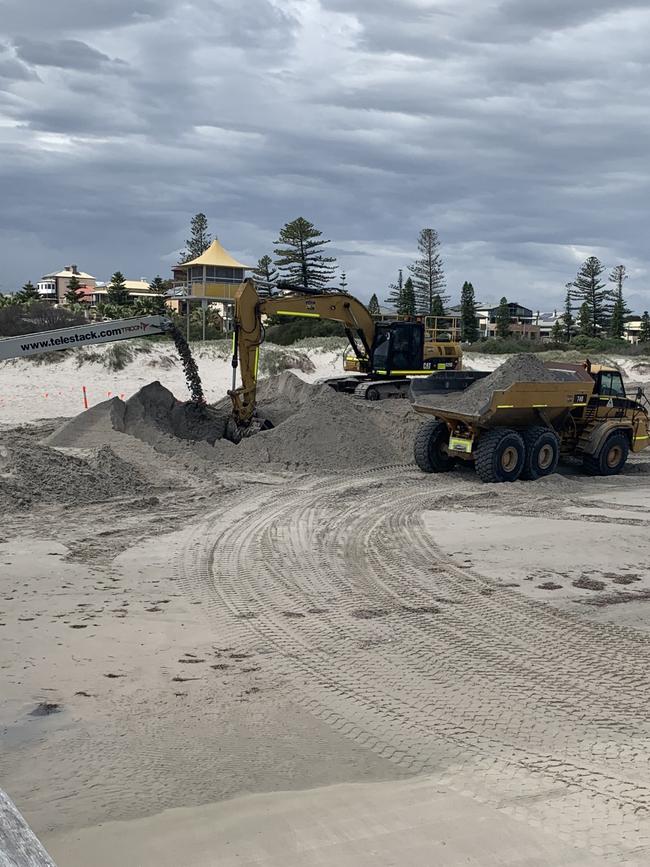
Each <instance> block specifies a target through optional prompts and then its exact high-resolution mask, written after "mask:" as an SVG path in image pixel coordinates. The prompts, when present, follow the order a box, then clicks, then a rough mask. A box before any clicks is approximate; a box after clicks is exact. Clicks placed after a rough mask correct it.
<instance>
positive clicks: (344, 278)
mask: <svg viewBox="0 0 650 867" xmlns="http://www.w3.org/2000/svg"><path fill="white" fill-rule="evenodd" d="M339 289H340V290H341V292H344V293H345V294H346V295H347V292H348V275H347V274H346V273H345V271H341V279H340V280H339Z"/></svg>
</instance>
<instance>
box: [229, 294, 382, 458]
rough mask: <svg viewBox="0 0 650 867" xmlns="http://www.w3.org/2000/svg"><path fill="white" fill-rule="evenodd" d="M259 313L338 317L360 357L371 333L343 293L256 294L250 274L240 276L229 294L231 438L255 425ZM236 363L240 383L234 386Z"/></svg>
mask: <svg viewBox="0 0 650 867" xmlns="http://www.w3.org/2000/svg"><path fill="white" fill-rule="evenodd" d="M264 316H304V317H307V318H310V319H329V320H331V321H333V322H340V323H342V325H343V326H344V328H345V331H346V334H347V336H348V339H349V340H350V343H351V345H352V347H353V349H354V351H355V353H357V355H358V357H359V358H360V359H368V358H369V357H370V352H371V348H372V344H373V340H374V338H375V323H374V320H373V318H372V316H371V315H370V313H368V311H367V310H366V308H365V307H364V305H363V304H362V303H361V302H360V301H357V299H356V298H353V297H352V296H351V295H346V294H345V293H343V292H332V293H324V294H322V295H311V294H307V293H302V292H300V293H296V294H288V295H278V296H274V297H272V298H260V297H259V295H258V294H257V289H256V288H255V283H254V282H253V280H251V279H247V280H245V281H244V282H243V283H242V284H241V286H240V287H239V289H238V290H237V294H236V295H235V333H234V341H233V359H232V365H233V383H232V389H231V390H230V391H229V392H228V394H229V395H230V397H231V399H232V403H233V418H232V421H233V423H232V425H231V429H230V430H229V431H228V434H229V437H230V438H231V439H233V440H235V441H238V440H239V439H241V436H243V435H244V434H249V433H252V432H254V431H256V430H258V429H259V425H258V424H256V423H255V399H256V391H257V367H258V362H259V352H260V345H261V343H262V342H263V340H264V326H263V324H262V317H264ZM237 367H239V373H240V377H241V386H240V387H239V388H237V387H236V385H237V383H236V377H237Z"/></svg>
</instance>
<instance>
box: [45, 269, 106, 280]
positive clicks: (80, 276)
mask: <svg viewBox="0 0 650 867" xmlns="http://www.w3.org/2000/svg"><path fill="white" fill-rule="evenodd" d="M53 277H76V278H77V279H78V280H94V279H95V278H94V277H93V275H92V274H86V273H84V272H83V271H77V272H76V273H75V272H74V271H71V270H70V269H69V268H64V269H63V271H57V272H56V274H44V275H43V277H41V280H48V279H52V278H53Z"/></svg>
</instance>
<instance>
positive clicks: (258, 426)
mask: <svg viewBox="0 0 650 867" xmlns="http://www.w3.org/2000/svg"><path fill="white" fill-rule="evenodd" d="M272 428H273V422H272V421H270V420H269V419H268V418H261V417H260V416H253V418H252V419H251V420H250V422H249V423H248V424H247V425H242V424H239V422H238V421H237V419H236V418H235V417H234V416H232V415H231V416H230V417H229V419H228V421H227V422H226V430H225V432H224V439H227V440H230V442H231V443H240V442H241V441H242V440H243V439H245V438H246V437H252V436H255V434H257V433H260V432H261V431H265V430H271V429H272Z"/></svg>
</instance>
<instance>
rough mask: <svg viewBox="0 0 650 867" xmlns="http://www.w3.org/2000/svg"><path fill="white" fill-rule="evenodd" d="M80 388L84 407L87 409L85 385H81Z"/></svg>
mask: <svg viewBox="0 0 650 867" xmlns="http://www.w3.org/2000/svg"><path fill="white" fill-rule="evenodd" d="M81 390H82V392H83V396H84V409H88V395H87V393H86V386H85V385H82V386H81Z"/></svg>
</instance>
